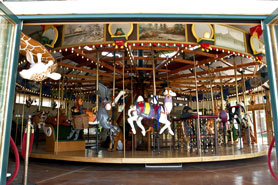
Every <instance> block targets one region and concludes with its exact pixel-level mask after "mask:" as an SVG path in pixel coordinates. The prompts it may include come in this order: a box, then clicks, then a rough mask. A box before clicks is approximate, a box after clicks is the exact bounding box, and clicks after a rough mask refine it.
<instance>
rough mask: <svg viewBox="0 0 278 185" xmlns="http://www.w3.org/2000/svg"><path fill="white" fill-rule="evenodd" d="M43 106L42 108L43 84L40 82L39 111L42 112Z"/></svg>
mask: <svg viewBox="0 0 278 185" xmlns="http://www.w3.org/2000/svg"><path fill="white" fill-rule="evenodd" d="M41 106H42V82H40V99H39V111H40V110H41Z"/></svg>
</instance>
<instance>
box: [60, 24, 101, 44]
mask: <svg viewBox="0 0 278 185" xmlns="http://www.w3.org/2000/svg"><path fill="white" fill-rule="evenodd" d="M103 37H104V25H103V24H89V25H87V24H72V25H71V24H70V25H65V32H64V46H68V45H73V44H85V43H92V42H102V41H103Z"/></svg>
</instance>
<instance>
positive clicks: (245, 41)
mask: <svg viewBox="0 0 278 185" xmlns="http://www.w3.org/2000/svg"><path fill="white" fill-rule="evenodd" d="M244 46H245V51H247V39H246V34H245V33H244Z"/></svg>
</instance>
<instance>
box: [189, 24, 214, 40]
mask: <svg viewBox="0 0 278 185" xmlns="http://www.w3.org/2000/svg"><path fill="white" fill-rule="evenodd" d="M195 25H196V24H192V27H191V31H192V34H193V36H194V37H195V38H196V39H197V42H199V41H200V39H202V38H203V37H201V38H200V37H198V35H197V34H196V32H195ZM207 25H208V26H209V27H210V31H211V35H210V37H209V39H212V38H213V37H214V29H213V27H212V24H207Z"/></svg>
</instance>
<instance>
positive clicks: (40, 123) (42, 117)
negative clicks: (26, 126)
mask: <svg viewBox="0 0 278 185" xmlns="http://www.w3.org/2000/svg"><path fill="white" fill-rule="evenodd" d="M48 114H49V112H48V113H46V112H45V111H44V110H40V111H37V112H36V113H35V114H34V115H32V116H31V122H32V124H33V126H34V129H35V139H36V146H38V143H39V130H40V129H42V130H43V132H44V134H45V135H46V136H50V135H51V134H52V130H51V128H50V127H47V126H45V124H46V123H45V121H46V119H47V117H48Z"/></svg>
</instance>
